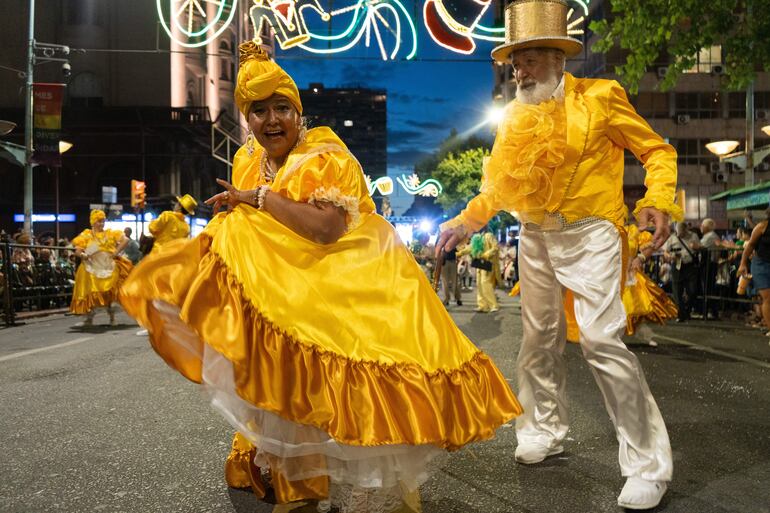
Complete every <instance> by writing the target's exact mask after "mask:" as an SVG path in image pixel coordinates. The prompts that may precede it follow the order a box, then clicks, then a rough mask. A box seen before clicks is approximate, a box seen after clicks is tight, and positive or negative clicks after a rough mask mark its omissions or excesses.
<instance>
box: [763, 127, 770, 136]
mask: <svg viewBox="0 0 770 513" xmlns="http://www.w3.org/2000/svg"><path fill="white" fill-rule="evenodd" d="M762 131H763V132H764V133H765V135H768V136H770V125H766V126H763V127H762Z"/></svg>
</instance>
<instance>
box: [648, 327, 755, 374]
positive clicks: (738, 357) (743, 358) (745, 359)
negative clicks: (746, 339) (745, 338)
mask: <svg viewBox="0 0 770 513" xmlns="http://www.w3.org/2000/svg"><path fill="white" fill-rule="evenodd" d="M654 338H662V339H663V340H668V341H670V342H674V343H676V344H681V345H683V346H688V347H692V348H693V349H698V350H699V351H705V352H707V353H711V354H716V355H719V356H725V357H727V358H732V359H733V360H738V361H741V362H746V363H750V364H752V365H756V366H757V367H763V368H765V369H770V363H767V362H763V361H762V360H756V359H754V358H749V357H748V356H741V355H737V354H732V353H728V352H726V351H720V350H719V349H712V348H710V347H706V346H702V345H700V344H694V343H692V342H688V341H686V340H682V339H680V338H674V337H667V336H666V335H659V334H657V333H656V334H655V335H654Z"/></svg>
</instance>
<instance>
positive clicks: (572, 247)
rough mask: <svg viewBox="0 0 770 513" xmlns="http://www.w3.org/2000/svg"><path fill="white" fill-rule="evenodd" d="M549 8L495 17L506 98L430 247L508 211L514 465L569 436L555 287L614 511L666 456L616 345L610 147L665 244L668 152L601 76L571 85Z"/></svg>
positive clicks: (516, 5) (644, 486)
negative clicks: (514, 332)
mask: <svg viewBox="0 0 770 513" xmlns="http://www.w3.org/2000/svg"><path fill="white" fill-rule="evenodd" d="M567 10H568V6H567V5H566V3H565V2H563V1H561V0H519V1H514V2H513V3H511V4H510V5H509V6H508V7H507V8H506V15H505V16H506V23H505V25H506V43H505V44H503V45H501V46H499V47H497V48H495V49H494V50H493V51H492V57H493V58H494V59H495V60H496V61H498V62H507V63H510V64H512V65H513V71H514V78H515V80H516V86H517V92H516V99H515V100H514V101H513V102H511V103H510V104H508V105H507V106H506V110H505V113H504V116H503V120H502V121H501V122H500V125H499V128H498V131H497V137H496V140H495V144H494V147H493V148H492V154H491V156H490V159H489V161H488V163H487V166H486V168H485V171H484V176H483V178H482V186H481V193H480V194H479V195H478V196H476V197H475V198H473V199H472V200H471V201H470V202H469V203H468V206H467V207H466V209H465V210H464V211H463V212H462V213H461V214H460V215H459V216H458V217H456V218H455V219H453V220H451V221H449V222H447V223H445V224H444V225H443V226H442V234H441V236H440V238H439V241H438V242H437V244H436V249H437V251H439V250H441V249H442V248H443V249H451V248H452V247H453V246H454V245H455V244H457V243H459V242H460V241H462V240H464V239H465V237H466V236H467V234H468V233H472V232H473V231H475V230H478V229H479V228H480V227H482V226H484V225H485V224H486V223H487V221H488V220H489V219H490V218H491V217H492V216H493V215H495V213H496V212H498V211H500V210H507V211H515V212H517V213H518V216H519V218H520V220H521V221H522V224H523V228H522V231H521V235H520V240H519V270H520V275H521V279H520V285H521V314H522V315H521V316H522V324H523V333H524V334H523V339H522V344H521V350H520V352H519V356H518V360H517V377H518V382H519V391H518V393H519V397H520V399H521V403H522V406H523V407H524V414H523V415H521V416H520V417H519V418H518V419H517V421H516V435H517V439H518V447H517V448H516V454H515V458H516V460H517V461H518V462H520V463H525V464H532V463H538V462H540V461H542V460H544V459H545V458H546V457H548V456H551V455H555V454H559V453H561V452H563V451H564V446H563V445H562V444H563V442H564V439H565V437H566V434H567V430H568V428H569V420H568V410H567V402H566V390H565V388H566V366H565V362H564V357H563V351H564V345H565V333H566V322H565V318H564V312H563V307H562V304H563V303H562V291H563V289H564V288H566V289H569V290H571V291H572V292H573V294H574V298H575V299H574V301H575V318H576V321H577V324H578V327H579V328H580V348H581V350H582V352H583V356H584V357H585V359H586V362H587V363H588V365H589V366H590V368H591V370H592V372H593V374H594V378H595V380H596V383H597V385H598V386H599V388H600V390H601V392H602V394H603V395H604V400H605V405H606V407H607V410H608V413H609V416H610V418H611V420H612V421H613V423H614V424H615V431H616V435H617V439H618V441H619V443H620V450H619V455H618V456H619V463H620V469H621V473H622V475H623V476H625V477H626V478H627V479H626V484H625V486H624V487H623V490H622V491H621V493H620V495H619V497H618V504H619V505H620V506H622V507H626V508H631V509H648V508H652V507H654V506H656V505H657V504H658V503H659V502H660V500H661V498H662V497H663V494H664V493H665V491H666V488H667V483H668V481H670V480H671V476H672V471H673V461H672V457H671V448H670V444H669V439H668V433H667V431H666V426H665V423H664V422H663V417H662V416H661V414H660V411H659V410H658V406H657V404H656V403H655V400H654V398H653V397H652V394H651V393H650V390H649V388H648V386H647V382H646V380H645V378H644V374H643V372H642V369H641V367H640V365H639V362H638V360H637V358H636V356H635V355H634V354H633V353H631V352H630V351H629V350H628V349H627V348H626V346H625V345H624V344H623V342H622V340H621V335H622V333H623V329H624V327H625V322H626V315H625V311H624V310H623V303H622V301H621V275H622V274H623V273H622V269H623V265H624V263H623V259H622V256H621V255H622V247H623V244H624V242H623V240H622V227H623V225H624V203H623V152H624V150H625V149H628V150H630V151H631V152H633V153H634V155H635V156H636V157H637V158H638V159H639V160H641V161H642V163H643V164H644V166H645V168H646V171H647V176H646V180H645V185H646V186H647V193H646V194H645V197H644V198H643V199H642V200H640V201H639V202H638V203H637V205H636V211H635V214H636V216H637V219H638V220H639V225H640V229H642V228H646V226H647V225H648V224H653V225H654V226H655V235H654V237H653V246H654V247H659V246H660V245H662V244H663V242H664V241H665V240H666V238H667V236H668V231H669V217H681V209H680V208H679V207H678V206H676V205H675V204H674V189H675V186H676V152H675V151H674V149H673V148H672V147H671V146H670V145H669V144H666V143H665V142H664V141H663V139H662V138H661V137H660V136H659V135H658V134H656V133H655V132H654V131H653V130H652V129H651V128H650V126H649V125H648V124H647V123H646V122H645V121H644V119H642V118H641V117H640V116H639V115H638V114H637V113H636V111H635V110H634V108H633V107H632V106H631V104H630V103H629V102H628V99H627V98H626V93H625V91H624V90H623V88H622V87H620V85H619V84H618V83H617V82H615V81H612V80H600V79H585V78H575V77H573V76H572V75H570V74H569V73H566V72H564V67H565V59H566V57H571V56H574V55H577V54H579V53H580V52H581V50H582V43H580V41H578V40H576V39H573V38H570V37H568V36H567V26H566V19H567Z"/></svg>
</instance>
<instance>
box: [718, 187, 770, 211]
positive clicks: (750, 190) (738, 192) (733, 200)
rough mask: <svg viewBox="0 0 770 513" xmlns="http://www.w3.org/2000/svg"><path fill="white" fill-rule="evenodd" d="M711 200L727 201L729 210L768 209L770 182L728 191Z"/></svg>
mask: <svg viewBox="0 0 770 513" xmlns="http://www.w3.org/2000/svg"><path fill="white" fill-rule="evenodd" d="M709 200H711V201H715V200H727V210H743V209H747V208H749V209H751V208H767V207H768V205H769V204H770V182H762V183H759V184H757V185H749V186H747V187H737V188H735V189H728V190H726V191H723V192H720V193H718V194H714V195H713V196H711V197H709Z"/></svg>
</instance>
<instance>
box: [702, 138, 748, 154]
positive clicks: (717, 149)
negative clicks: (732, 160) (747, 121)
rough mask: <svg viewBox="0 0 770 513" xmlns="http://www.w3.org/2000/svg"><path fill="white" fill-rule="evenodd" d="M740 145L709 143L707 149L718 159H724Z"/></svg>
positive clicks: (737, 143)
mask: <svg viewBox="0 0 770 513" xmlns="http://www.w3.org/2000/svg"><path fill="white" fill-rule="evenodd" d="M739 144H740V143H739V142H738V141H716V142H711V143H708V144H707V145H706V149H707V150H708V151H710V152H711V153H713V154H714V155H716V156H717V157H723V156H724V155H727V154H728V153H730V152H732V151H733V150H735V148H737V147H738V145H739Z"/></svg>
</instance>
